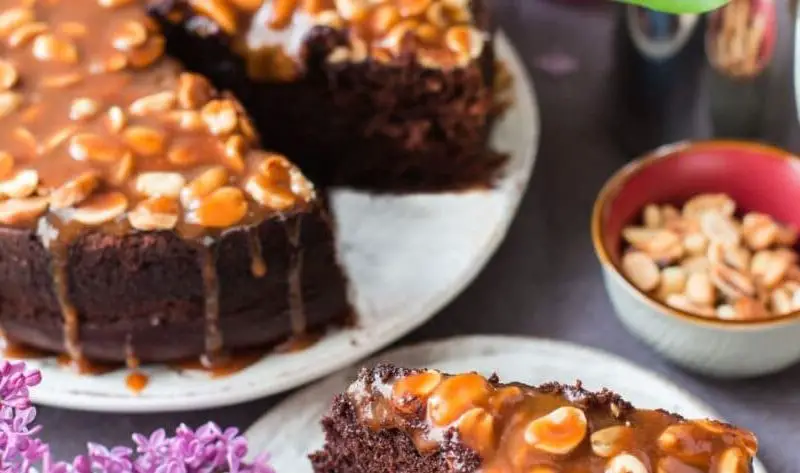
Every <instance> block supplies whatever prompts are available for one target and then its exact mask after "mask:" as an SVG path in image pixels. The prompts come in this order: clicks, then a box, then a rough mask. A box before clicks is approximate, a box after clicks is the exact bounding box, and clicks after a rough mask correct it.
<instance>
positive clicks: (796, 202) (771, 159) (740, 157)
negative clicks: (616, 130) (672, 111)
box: [593, 141, 800, 266]
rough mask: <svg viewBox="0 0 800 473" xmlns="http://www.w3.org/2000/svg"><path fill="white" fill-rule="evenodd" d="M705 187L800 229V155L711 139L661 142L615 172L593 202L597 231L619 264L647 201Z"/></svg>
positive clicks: (669, 199) (682, 196)
mask: <svg viewBox="0 0 800 473" xmlns="http://www.w3.org/2000/svg"><path fill="white" fill-rule="evenodd" d="M707 192H724V193H726V194H728V195H730V196H731V197H732V198H733V199H734V200H735V201H736V203H737V208H738V211H739V212H748V211H758V212H763V213H765V214H768V215H771V216H772V217H773V218H775V219H776V220H777V221H779V222H781V223H784V224H789V225H794V226H795V227H796V228H799V229H800V158H798V157H796V156H794V155H792V154H790V153H789V152H787V151H783V150H780V149H777V148H773V147H770V146H765V145H760V144H755V143H747V142H736V141H708V142H697V143H682V144H678V145H674V146H669V147H664V148H660V149H658V150H656V151H654V152H653V153H651V154H649V155H646V156H645V157H643V158H641V159H639V160H637V161H634V162H633V163H631V164H629V165H628V166H626V167H625V168H623V169H622V170H620V171H619V172H618V173H617V174H616V175H614V177H612V178H611V180H610V181H608V183H607V184H606V186H605V187H604V188H603V190H602V191H601V193H600V196H599V197H598V200H597V203H596V204H595V205H596V208H595V217H594V219H595V221H594V222H593V225H594V227H595V228H594V229H593V230H594V234H595V237H598V236H599V237H600V238H601V239H602V241H601V242H599V243H601V245H602V247H603V248H604V249H605V251H606V253H607V255H606V256H607V257H608V258H609V259H610V260H611V262H612V263H613V264H614V265H615V266H619V264H618V263H619V258H620V250H621V248H622V245H621V242H620V234H621V233H622V229H623V227H625V226H626V225H628V224H630V223H634V222H636V221H637V220H638V219H639V218H640V217H641V212H642V209H643V208H644V206H645V205H647V204H649V203H659V204H660V203H672V204H675V205H677V206H680V205H681V204H682V203H683V202H685V201H687V200H688V199H689V198H691V197H693V196H695V195H697V194H702V193H707ZM601 258H603V255H601ZM603 259H605V258H603Z"/></svg>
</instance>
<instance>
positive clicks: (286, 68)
mask: <svg viewBox="0 0 800 473" xmlns="http://www.w3.org/2000/svg"><path fill="white" fill-rule="evenodd" d="M188 3H189V5H190V6H191V7H192V9H193V10H194V12H195V13H198V14H200V15H203V16H205V17H207V18H209V19H211V20H212V21H213V22H214V23H216V24H217V25H218V26H219V27H220V29H221V30H223V31H224V32H225V33H226V34H228V35H230V36H232V37H236V38H239V39H240V41H239V43H248V44H244V45H240V48H239V49H242V50H243V53H244V56H245V57H246V58H247V59H248V66H249V72H250V75H251V76H253V77H255V78H259V79H264V80H278V81H281V80H293V79H294V78H296V77H297V75H298V74H299V68H298V67H297V64H296V63H297V61H298V59H299V57H300V52H301V45H302V41H303V38H304V37H305V35H306V34H307V33H308V32H309V31H310V30H311V29H312V28H313V27H315V26H326V27H330V28H334V29H337V30H343V31H346V32H347V35H348V39H349V44H348V45H347V46H341V47H339V48H336V49H335V50H333V51H332V52H331V54H330V56H329V58H328V60H329V62H332V63H342V62H363V61H366V60H367V59H372V60H375V61H378V62H381V63H391V62H392V61H394V60H396V59H398V58H399V57H401V55H402V54H403V53H404V52H406V51H413V52H414V54H415V57H416V59H417V61H418V62H419V63H420V64H421V65H423V66H425V67H429V68H434V69H442V68H444V69H447V68H453V67H463V66H466V65H467V64H469V63H470V62H471V61H472V60H474V59H476V58H478V57H479V56H480V55H481V53H482V52H483V49H484V46H485V43H486V40H487V37H488V35H487V33H485V32H482V31H480V30H479V29H477V28H476V27H475V26H474V25H473V23H474V18H473V15H472V12H471V9H470V4H469V1H468V0H266V1H265V2H264V3H265V5H264V10H263V12H262V13H259V12H258V10H259V8H260V7H261V2H256V1H247V0H190V1H189V2H188ZM175 19H176V20H180V19H181V18H180V16H179V15H178V16H176V18H175ZM254 19H255V21H256V22H257V23H258V25H263V26H265V27H266V28H267V29H268V32H267V33H266V34H265V35H264V37H263V38H260V39H259V40H258V43H260V45H259V47H253V46H252V45H250V44H249V43H250V42H249V41H247V40H246V39H244V38H245V36H247V35H248V32H247V29H248V28H250V26H251V23H252V22H253V20H254ZM409 48H410V49H409Z"/></svg>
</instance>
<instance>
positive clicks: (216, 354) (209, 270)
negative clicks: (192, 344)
mask: <svg viewBox="0 0 800 473" xmlns="http://www.w3.org/2000/svg"><path fill="white" fill-rule="evenodd" d="M198 254H199V260H200V271H201V275H202V278H203V297H204V299H205V306H204V308H203V310H204V311H205V317H204V318H205V354H204V355H203V357H202V360H201V361H202V363H203V364H204V365H207V366H214V365H215V364H218V363H220V360H221V358H222V332H221V331H220V327H219V278H218V277H217V253H216V250H215V249H213V248H212V247H211V245H209V244H206V243H205V242H204V243H201V244H199V245H198Z"/></svg>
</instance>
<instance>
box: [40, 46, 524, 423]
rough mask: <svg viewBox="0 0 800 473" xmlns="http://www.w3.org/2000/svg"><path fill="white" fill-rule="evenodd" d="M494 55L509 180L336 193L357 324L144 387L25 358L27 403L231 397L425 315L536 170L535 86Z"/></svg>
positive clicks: (467, 275)
mask: <svg viewBox="0 0 800 473" xmlns="http://www.w3.org/2000/svg"><path fill="white" fill-rule="evenodd" d="M497 52H498V56H499V57H500V58H501V59H503V60H504V61H506V63H507V65H508V67H509V69H510V72H511V74H512V75H513V77H514V79H515V90H514V93H515V97H516V101H515V103H514V105H513V106H512V107H511V108H510V109H509V110H508V112H507V113H506V114H505V115H504V117H503V119H502V120H501V121H500V122H498V123H497V126H496V127H495V132H494V135H493V138H492V141H493V146H494V147H495V148H496V149H498V150H501V151H504V152H509V153H510V154H511V161H510V163H509V166H508V170H507V172H506V177H505V178H504V179H503V180H502V181H501V182H500V183H499V186H498V187H497V188H496V189H493V190H491V191H480V192H465V193H458V194H444V195H442V194H439V195H429V194H418V195H412V196H404V197H373V196H369V195H366V194H361V193H355V192H344V191H341V192H334V195H333V201H332V204H333V208H334V213H335V215H336V219H337V224H338V227H339V235H340V240H339V254H340V255H341V258H342V262H343V265H344V268H345V271H346V272H347V274H348V276H349V278H350V281H351V282H352V289H353V297H352V301H353V304H354V306H355V308H356V310H357V312H358V314H359V317H360V319H359V324H358V327H357V328H354V329H349V330H341V331H338V332H336V333H331V334H329V335H327V336H326V337H324V338H323V339H322V340H321V341H320V342H319V343H317V344H316V345H314V346H312V347H311V348H309V349H307V350H305V351H302V352H299V353H293V354H283V355H270V356H267V357H265V358H264V359H263V360H262V361H260V362H259V363H257V364H255V365H253V366H251V367H250V368H248V369H246V370H244V371H242V372H240V373H237V374H235V375H232V376H229V377H226V378H220V379H214V380H211V379H209V377H208V375H206V374H205V373H200V372H183V373H179V372H176V371H174V370H170V369H168V368H166V367H160V366H154V367H150V368H146V369H145V371H146V372H147V374H148V375H149V376H150V384H149V385H148V386H147V388H146V389H145V391H144V392H143V393H141V394H140V395H135V394H133V393H132V392H130V391H129V390H128V389H127V388H126V387H125V376H126V374H127V372H126V371H125V370H119V371H117V372H113V373H109V374H106V375H102V376H95V377H92V376H79V375H75V374H73V373H71V372H69V371H67V370H64V369H62V368H60V367H59V366H57V364H56V362H55V361H54V360H42V361H36V360H29V362H30V364H31V365H32V366H33V367H36V368H39V369H41V370H42V372H43V374H44V381H43V383H42V385H41V387H39V388H37V389H36V390H35V391H34V392H33V398H34V401H35V402H37V403H41V404H46V405H52V406H57V407H65V408H75V409H83V410H92V411H113V412H156V411H170V410H175V411H178V410H188V409H201V408H206V407H215V406H221V405H228V404H235V403H239V402H244V401H248V400H252V399H256V398H259V397H263V396H267V395H269V394H274V393H278V392H281V391H284V390H287V389H291V388H294V387H297V386H299V385H301V384H304V383H307V382H309V381H312V380H314V379H317V378H319V377H321V376H324V375H327V374H330V373H332V372H334V371H336V370H338V369H341V368H343V367H345V366H347V365H349V364H351V363H353V362H355V361H356V360H359V359H361V358H363V357H365V356H368V355H369V354H371V353H374V352H375V351H377V350H379V349H381V348H382V347H384V346H386V345H388V344H389V343H391V342H393V341H395V340H397V339H398V338H400V337H402V336H403V335H405V334H406V333H408V332H410V331H411V330H412V329H414V328H416V327H418V326H419V325H421V324H422V323H423V322H425V321H426V320H428V319H430V318H431V317H432V316H433V315H434V314H436V312H438V311H439V310H440V309H441V308H442V307H443V306H445V305H446V304H447V303H448V302H449V301H450V300H451V299H453V298H454V297H455V296H456V295H457V294H458V293H459V292H461V291H462V290H463V289H464V288H465V287H466V286H467V285H468V284H469V283H470V281H472V279H473V278H474V277H475V276H476V275H477V273H478V271H480V269H481V268H483V266H484V264H485V263H486V262H487V261H488V259H489V257H490V256H491V255H492V254H493V253H494V251H495V249H496V248H497V246H498V245H499V244H500V242H501V241H502V240H503V237H504V236H505V234H506V232H507V230H508V226H509V224H510V223H511V220H512V219H513V217H514V215H515V213H516V210H517V207H518V205H519V201H520V199H521V197H522V194H523V193H524V191H525V188H526V187H527V184H528V180H529V177H530V174H531V171H532V169H533V164H534V157H535V154H536V150H537V146H538V142H539V115H538V109H537V106H536V100H535V96H534V94H533V88H532V84H531V82H530V80H529V79H528V77H527V74H526V72H525V68H524V66H523V64H522V62H521V61H520V59H519V57H518V56H517V55H516V53H515V52H514V49H513V47H512V46H511V45H510V43H509V42H508V40H507V38H506V37H505V36H504V35H502V34H500V35H499V37H498V41H497Z"/></svg>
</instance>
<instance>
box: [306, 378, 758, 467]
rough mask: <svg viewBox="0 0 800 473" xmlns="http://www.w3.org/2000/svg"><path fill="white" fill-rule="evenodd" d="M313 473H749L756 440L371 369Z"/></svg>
mask: <svg viewBox="0 0 800 473" xmlns="http://www.w3.org/2000/svg"><path fill="white" fill-rule="evenodd" d="M322 425H323V428H324V430H325V437H326V444H325V447H324V449H323V450H322V451H320V452H317V453H314V454H313V455H311V461H312V464H313V467H314V471H315V472H316V473H378V472H389V471H391V472H393V473H423V472H424V473H473V472H484V473H748V472H752V460H753V458H754V456H755V454H756V450H757V449H758V442H757V440H756V438H755V436H754V435H753V434H752V433H750V432H747V431H744V430H741V429H738V428H736V427H733V426H730V425H727V424H723V423H719V422H715V421H710V420H699V421H689V420H685V419H683V418H681V417H680V416H678V415H675V414H670V413H668V412H665V411H654V410H640V409H635V408H634V407H633V406H631V405H630V404H629V403H627V402H625V401H624V400H623V399H621V398H620V397H619V396H618V395H616V394H614V393H611V392H609V391H602V392H599V393H592V392H588V391H586V390H585V389H583V388H582V387H581V386H580V384H578V385H576V386H564V385H561V384H555V383H553V384H545V385H542V386H535V387H534V386H526V385H523V384H517V383H512V384H502V383H500V382H499V380H498V379H497V378H496V377H492V378H489V379H486V378H483V377H481V376H480V375H477V374H474V373H469V374H461V375H448V374H443V373H440V372H437V371H430V370H428V371H423V370H408V369H402V368H397V367H393V366H389V365H381V366H378V367H376V368H374V369H365V370H363V371H362V372H361V374H360V375H359V377H358V380H357V381H356V382H354V383H353V384H352V385H351V386H350V388H349V389H348V390H347V392H346V393H344V394H341V395H339V396H337V397H336V398H335V400H334V402H333V406H332V407H331V409H330V412H329V413H328V415H327V416H326V417H325V418H324V419H323V421H322Z"/></svg>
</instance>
